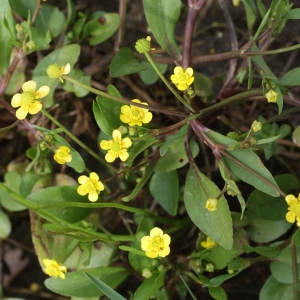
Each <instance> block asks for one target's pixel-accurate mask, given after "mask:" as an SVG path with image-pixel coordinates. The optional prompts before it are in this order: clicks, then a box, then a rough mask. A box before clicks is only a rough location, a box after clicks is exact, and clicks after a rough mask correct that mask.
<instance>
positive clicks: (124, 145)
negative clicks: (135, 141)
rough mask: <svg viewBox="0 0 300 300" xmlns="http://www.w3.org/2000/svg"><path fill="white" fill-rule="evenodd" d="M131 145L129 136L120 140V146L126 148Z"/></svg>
mask: <svg viewBox="0 0 300 300" xmlns="http://www.w3.org/2000/svg"><path fill="white" fill-rule="evenodd" d="M131 145H132V141H131V139H130V138H128V137H127V138H125V139H124V140H122V143H121V146H122V148H128V147H130V146H131Z"/></svg>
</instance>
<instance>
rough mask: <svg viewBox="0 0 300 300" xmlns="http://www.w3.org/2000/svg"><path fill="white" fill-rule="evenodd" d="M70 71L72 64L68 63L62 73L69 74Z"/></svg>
mask: <svg viewBox="0 0 300 300" xmlns="http://www.w3.org/2000/svg"><path fill="white" fill-rule="evenodd" d="M70 71H71V66H70V64H67V65H66V66H65V67H64V70H63V73H62V75H67V74H69V73H70Z"/></svg>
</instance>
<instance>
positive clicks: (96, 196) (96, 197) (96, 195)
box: [89, 191, 98, 202]
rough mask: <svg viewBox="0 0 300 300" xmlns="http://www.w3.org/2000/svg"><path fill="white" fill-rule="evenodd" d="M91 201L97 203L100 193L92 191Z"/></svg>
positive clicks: (90, 194)
mask: <svg viewBox="0 0 300 300" xmlns="http://www.w3.org/2000/svg"><path fill="white" fill-rule="evenodd" d="M89 200H90V201H91V202H95V201H97V200H98V193H97V192H96V191H92V192H90V193H89Z"/></svg>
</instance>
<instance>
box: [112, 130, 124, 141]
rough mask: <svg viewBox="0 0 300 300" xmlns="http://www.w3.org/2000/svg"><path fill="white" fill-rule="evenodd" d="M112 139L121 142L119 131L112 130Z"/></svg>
mask: <svg viewBox="0 0 300 300" xmlns="http://www.w3.org/2000/svg"><path fill="white" fill-rule="evenodd" d="M112 137H113V139H114V141H115V142H120V141H121V140H122V135H121V132H120V131H119V130H114V131H113V133H112Z"/></svg>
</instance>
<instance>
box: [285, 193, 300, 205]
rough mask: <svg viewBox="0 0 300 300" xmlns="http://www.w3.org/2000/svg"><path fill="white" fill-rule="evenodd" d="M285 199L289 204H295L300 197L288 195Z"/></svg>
mask: <svg viewBox="0 0 300 300" xmlns="http://www.w3.org/2000/svg"><path fill="white" fill-rule="evenodd" d="M285 201H286V202H287V204H288V206H294V205H296V204H297V203H298V199H297V198H296V197H295V196H294V195H287V196H286V197H285Z"/></svg>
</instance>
